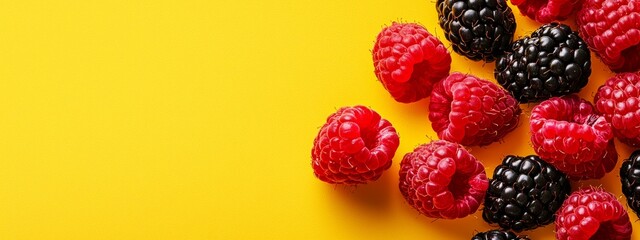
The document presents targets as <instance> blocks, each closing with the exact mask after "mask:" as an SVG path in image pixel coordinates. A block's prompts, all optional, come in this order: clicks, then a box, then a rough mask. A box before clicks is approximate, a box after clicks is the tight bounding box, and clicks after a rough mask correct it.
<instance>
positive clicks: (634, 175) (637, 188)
mask: <svg viewBox="0 0 640 240" xmlns="http://www.w3.org/2000/svg"><path fill="white" fill-rule="evenodd" d="M620 182H621V183H622V193H623V194H624V196H625V198H626V199H627V204H629V207H630V208H631V209H632V210H633V212H635V213H636V215H637V216H638V217H640V150H636V151H634V152H633V153H631V156H629V159H627V160H625V161H624V162H623V163H622V167H620Z"/></svg>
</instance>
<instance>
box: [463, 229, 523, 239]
mask: <svg viewBox="0 0 640 240" xmlns="http://www.w3.org/2000/svg"><path fill="white" fill-rule="evenodd" d="M471 240H529V238H528V237H522V236H518V235H516V234H515V233H513V232H508V231H500V230H491V231H486V232H480V233H478V234H476V235H475V236H473V237H472V238H471Z"/></svg>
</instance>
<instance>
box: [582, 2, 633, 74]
mask: <svg viewBox="0 0 640 240" xmlns="http://www.w3.org/2000/svg"><path fill="white" fill-rule="evenodd" d="M638 22H640V1H639V0H584V3H583V4H582V9H581V10H580V11H578V14H577V17H576V23H577V24H578V26H579V30H580V36H582V37H583V38H584V40H585V41H586V42H587V44H589V47H590V48H591V49H593V51H594V52H595V53H596V55H598V56H599V57H600V59H602V61H603V62H604V63H605V64H607V65H608V66H609V68H610V69H611V70H613V71H615V72H635V71H637V70H639V69H640V25H639V24H638Z"/></svg>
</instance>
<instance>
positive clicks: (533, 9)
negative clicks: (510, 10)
mask: <svg viewBox="0 0 640 240" xmlns="http://www.w3.org/2000/svg"><path fill="white" fill-rule="evenodd" d="M581 2H582V1H581V0H511V3H512V4H513V5H516V6H518V9H520V12H521V13H522V14H524V15H526V16H527V17H529V18H531V19H533V20H536V21H538V22H540V23H550V22H553V21H563V20H566V19H567V18H568V17H569V16H570V15H571V14H573V13H574V12H575V11H576V10H578V8H579V7H580V3H581Z"/></svg>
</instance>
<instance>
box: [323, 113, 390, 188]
mask: <svg viewBox="0 0 640 240" xmlns="http://www.w3.org/2000/svg"><path fill="white" fill-rule="evenodd" d="M399 143H400V140H399V138H398V134H397V133H396V130H395V129H394V128H393V126H391V123H389V121H387V120H385V119H382V118H381V117H380V115H379V114H378V113H376V112H375V111H373V110H371V109H369V108H367V107H364V106H355V107H344V108H341V109H339V110H338V111H337V112H336V113H334V114H331V115H330V116H329V118H328V119H327V122H326V123H325V124H324V126H322V128H321V129H320V132H319V133H318V136H316V138H315V140H314V141H313V149H312V151H311V159H312V160H311V165H312V167H313V172H314V173H315V175H316V177H318V178H319V179H320V180H322V181H325V182H328V183H345V184H359V183H367V182H370V181H375V180H376V179H378V178H379V177H380V176H381V175H382V171H384V170H386V169H388V168H389V167H390V166H391V159H393V155H395V153H396V149H398V144H399Z"/></svg>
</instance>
